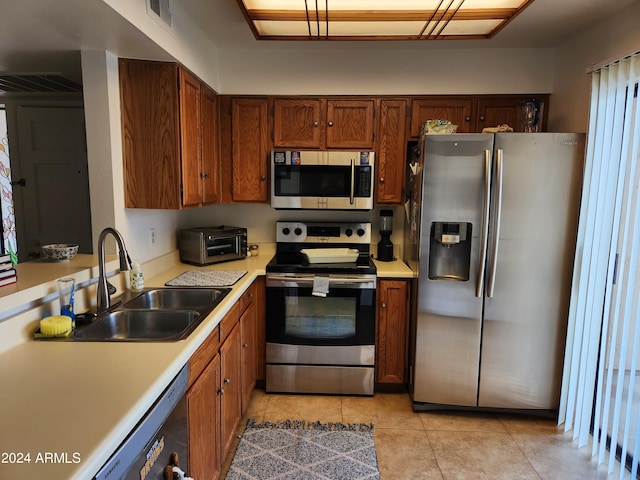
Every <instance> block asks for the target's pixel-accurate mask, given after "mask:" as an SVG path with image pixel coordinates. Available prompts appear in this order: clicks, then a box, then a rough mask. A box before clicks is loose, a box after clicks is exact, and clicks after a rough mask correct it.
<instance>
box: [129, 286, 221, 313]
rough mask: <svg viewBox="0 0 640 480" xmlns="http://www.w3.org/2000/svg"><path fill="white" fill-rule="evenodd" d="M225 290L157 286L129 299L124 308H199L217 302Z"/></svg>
mask: <svg viewBox="0 0 640 480" xmlns="http://www.w3.org/2000/svg"><path fill="white" fill-rule="evenodd" d="M227 291H228V289H216V288H203V289H200V288H159V289H155V290H149V291H147V292H144V293H142V294H141V295H139V296H137V297H136V298H134V299H133V300H129V301H128V302H127V303H125V304H124V308H143V309H154V310H156V309H176V308H177V309H199V308H203V307H208V306H210V305H212V304H216V303H218V302H219V301H220V299H221V298H222V297H224V296H225V295H226V293H227Z"/></svg>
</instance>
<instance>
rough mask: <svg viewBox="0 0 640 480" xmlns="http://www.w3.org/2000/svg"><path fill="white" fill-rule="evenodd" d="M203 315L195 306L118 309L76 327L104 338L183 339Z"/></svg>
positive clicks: (86, 335)
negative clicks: (194, 309)
mask: <svg viewBox="0 0 640 480" xmlns="http://www.w3.org/2000/svg"><path fill="white" fill-rule="evenodd" d="M200 317H201V314H200V313H198V312H196V311H193V310H168V311H167V310H117V311H114V312H110V313H108V314H106V315H103V316H100V317H98V318H96V319H95V320H94V321H93V322H92V323H90V324H89V325H87V326H85V327H83V328H78V329H76V330H75V331H74V332H73V337H74V338H75V339H76V340H90V341H104V342H108V341H113V340H125V341H143V340H180V339H181V338H185V336H187V335H188V334H189V333H190V332H191V331H192V330H193V328H195V325H196V322H197V321H198V319H199V318H200ZM198 323H199V322H198ZM190 327H193V328H190Z"/></svg>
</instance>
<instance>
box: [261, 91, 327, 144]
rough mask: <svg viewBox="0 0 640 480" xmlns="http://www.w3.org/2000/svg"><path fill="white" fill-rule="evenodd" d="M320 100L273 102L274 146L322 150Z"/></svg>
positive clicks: (278, 99) (277, 99)
mask: <svg viewBox="0 0 640 480" xmlns="http://www.w3.org/2000/svg"><path fill="white" fill-rule="evenodd" d="M321 121H322V119H321V116H320V100H313V99H308V100H306V99H282V98H276V99H275V100H274V101H273V146H274V147H276V148H289V147H299V148H320V134H321V130H322V129H321V127H320V125H321Z"/></svg>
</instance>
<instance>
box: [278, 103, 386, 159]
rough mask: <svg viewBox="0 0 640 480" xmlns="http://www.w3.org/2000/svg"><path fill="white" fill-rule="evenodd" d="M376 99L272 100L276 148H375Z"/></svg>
mask: <svg viewBox="0 0 640 480" xmlns="http://www.w3.org/2000/svg"><path fill="white" fill-rule="evenodd" d="M374 112H375V101H374V100H373V99H363V100H342V99H327V98H276V99H274V100H273V146H274V148H301V149H319V150H325V149H331V148H343V149H355V148H362V149H368V150H370V149H372V148H373V141H374V136H373V130H374Z"/></svg>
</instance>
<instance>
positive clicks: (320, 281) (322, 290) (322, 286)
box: [311, 275, 329, 297]
mask: <svg viewBox="0 0 640 480" xmlns="http://www.w3.org/2000/svg"><path fill="white" fill-rule="evenodd" d="M327 293H329V277H321V276H317V275H314V276H313V291H312V292H311V295H313V296H315V297H326V296H327Z"/></svg>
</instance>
